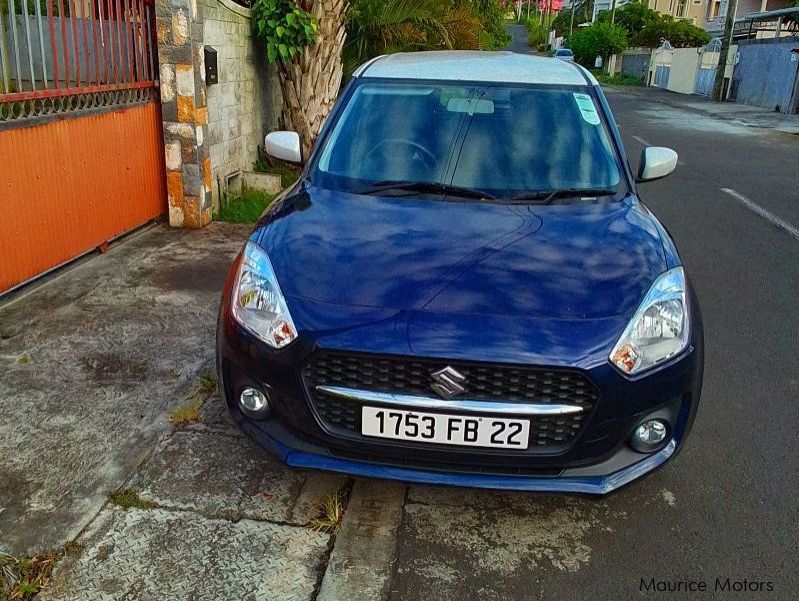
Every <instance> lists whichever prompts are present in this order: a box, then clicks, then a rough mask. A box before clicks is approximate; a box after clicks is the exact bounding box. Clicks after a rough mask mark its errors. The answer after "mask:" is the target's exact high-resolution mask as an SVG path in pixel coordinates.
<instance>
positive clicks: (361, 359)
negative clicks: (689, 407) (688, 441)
mask: <svg viewBox="0 0 799 601" xmlns="http://www.w3.org/2000/svg"><path fill="white" fill-rule="evenodd" d="M446 366H450V367H452V368H454V369H456V370H457V371H458V372H460V373H461V374H463V375H464V376H465V378H466V387H467V392H465V393H463V394H462V395H460V396H461V397H462V398H471V399H481V400H489V401H490V400H496V401H502V402H518V403H563V404H569V405H579V406H581V407H583V408H584V411H583V412H582V413H578V414H572V415H553V416H539V417H535V418H532V420H531V424H530V425H531V429H530V444H531V446H536V447H546V446H554V445H566V444H568V443H569V442H571V441H572V440H573V439H574V438H575V437H576V436H577V434H579V432H580V430H581V429H582V426H583V425H584V423H585V417H586V415H587V414H588V413H589V409H590V408H591V407H592V406H593V405H594V404H595V403H596V401H597V400H598V398H599V391H598V390H597V388H596V386H595V385H594V384H593V383H592V382H591V380H589V379H588V378H587V377H586V376H585V375H583V374H582V373H580V372H577V371H572V370H558V369H543V368H537V367H520V366H511V365H499V364H489V363H467V362H458V361H445V360H440V359H417V358H412V357H400V356H397V357H386V356H375V355H369V354H364V353H347V352H341V351H318V352H316V353H315V354H314V355H313V356H312V357H311V359H310V361H309V362H308V363H307V364H306V365H305V367H304V369H303V379H304V381H305V385H306V388H307V390H308V394H309V395H310V399H311V402H312V403H313V405H314V407H315V409H316V413H317V415H318V416H319V418H320V420H321V421H322V422H323V425H324V426H325V427H326V428H327V429H328V430H331V431H333V432H334V433H336V434H339V435H343V436H346V437H349V438H352V437H353V435H355V436H356V437H360V431H361V424H360V420H361V406H362V403H361V402H359V401H353V400H348V399H343V398H340V397H338V396H335V395H332V394H328V393H324V392H320V391H317V390H315V388H316V386H319V385H327V386H340V387H347V388H357V389H361V390H369V391H374V392H394V393H402V394H411V395H420V396H432V397H435V396H436V395H435V393H434V392H433V391H432V390H431V389H430V384H431V383H432V380H431V379H430V374H432V373H433V372H435V371H438V370H440V369H442V368H444V367H446Z"/></svg>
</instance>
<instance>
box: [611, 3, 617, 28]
mask: <svg viewBox="0 0 799 601" xmlns="http://www.w3.org/2000/svg"><path fill="white" fill-rule="evenodd" d="M615 22H616V0H613V2H611V4H610V24H611V25H613V23H615Z"/></svg>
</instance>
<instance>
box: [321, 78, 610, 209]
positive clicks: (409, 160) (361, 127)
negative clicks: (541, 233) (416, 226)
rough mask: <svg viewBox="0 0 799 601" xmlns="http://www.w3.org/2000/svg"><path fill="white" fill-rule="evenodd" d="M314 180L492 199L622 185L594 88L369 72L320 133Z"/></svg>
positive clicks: (607, 189)
mask: <svg viewBox="0 0 799 601" xmlns="http://www.w3.org/2000/svg"><path fill="white" fill-rule="evenodd" d="M311 178H312V181H313V182H314V183H315V184H316V185H320V186H322V187H326V188H332V189H341V190H347V191H354V192H364V193H368V191H369V190H370V186H371V187H372V188H373V189H381V190H386V189H388V188H391V187H398V188H399V187H404V188H405V189H406V190H408V189H410V191H411V192H414V191H415V192H416V193H425V192H439V193H446V194H448V195H449V194H450V192H451V191H452V190H455V192H457V190H458V189H461V190H462V191H478V192H479V193H480V194H484V195H485V197H486V198H497V199H505V198H533V197H535V196H536V195H540V196H541V198H545V199H547V201H551V200H552V198H553V197H551V196H550V193H551V192H555V191H558V192H559V194H558V198H562V197H564V196H568V195H564V194H562V192H564V191H570V190H571V191H577V192H575V193H574V194H573V195H572V196H573V197H579V191H580V190H586V191H588V190H593V191H594V192H597V191H598V192H600V193H603V195H604V196H613V195H614V194H615V193H618V192H621V191H623V190H622V188H623V184H622V183H621V177H620V168H619V161H618V159H617V154H616V152H615V150H614V147H613V145H612V144H611V143H610V138H609V135H608V132H607V129H606V127H605V124H604V123H603V120H602V119H601V118H600V112H599V111H598V110H597V107H596V105H595V104H594V100H593V98H592V96H591V95H590V94H589V93H588V90H587V89H586V88H584V87H583V88H581V87H564V86H559V87H556V86H520V85H507V86H505V85H494V84H480V85H464V84H460V83H447V82H441V83H439V82H410V83H408V82H388V81H385V80H382V81H377V80H372V81H369V80H366V81H364V82H362V83H360V84H358V85H357V87H356V88H355V90H354V91H353V93H352V95H351V97H350V98H349V101H348V102H347V104H346V106H345V107H344V108H343V110H342V112H341V113H340V115H339V117H338V121H337V122H336V123H335V125H334V127H333V128H332V130H331V132H330V133H329V134H328V135H327V137H326V139H325V140H324V141H323V143H322V148H321V151H320V153H319V155H318V159H317V160H316V162H315V165H314V166H313V168H312V170H311ZM394 184H397V185H396V186H395V185H394ZM399 184H402V186H400V185H399ZM448 190H449V192H448ZM480 194H478V196H479V195H480ZM455 195H457V194H455Z"/></svg>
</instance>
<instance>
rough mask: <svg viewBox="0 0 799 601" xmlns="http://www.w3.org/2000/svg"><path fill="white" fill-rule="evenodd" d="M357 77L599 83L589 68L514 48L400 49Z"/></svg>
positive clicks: (362, 68)
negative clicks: (422, 50) (406, 50)
mask: <svg viewBox="0 0 799 601" xmlns="http://www.w3.org/2000/svg"><path fill="white" fill-rule="evenodd" d="M354 75H355V77H385V78H393V79H431V80H432V79H435V80H447V81H486V82H488V81H490V82H495V83H530V84H551V85H577V86H588V85H596V84H597V81H596V79H595V78H594V76H593V75H591V73H590V72H588V71H587V70H586V69H584V68H583V67H581V66H579V65H576V64H574V63H567V62H564V61H560V60H557V59H555V58H551V57H544V56H535V55H532V54H516V53H515V52H506V51H500V52H487V51H481V50H444V51H432V52H398V53H396V54H388V55H384V56H379V57H377V58H375V59H372V60H371V61H369V62H367V63H364V64H363V65H361V66H360V67H359V68H358V69H357V70H356V71H355V73H354Z"/></svg>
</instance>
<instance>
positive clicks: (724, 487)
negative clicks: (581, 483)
mask: <svg viewBox="0 0 799 601" xmlns="http://www.w3.org/2000/svg"><path fill="white" fill-rule="evenodd" d="M608 96H609V100H610V104H611V105H612V108H613V110H614V112H615V115H616V119H617V121H618V122H619V124H620V125H621V131H622V137H623V140H624V144H625V147H626V150H627V152H628V154H629V156H630V162H631V164H632V165H633V167H634V168H637V164H638V156H639V154H640V152H641V149H642V148H643V147H644V145H663V146H670V147H672V148H674V149H675V150H677V152H678V153H679V155H680V165H679V166H678V169H677V171H676V172H675V173H674V174H673V175H671V176H670V177H668V178H666V179H664V180H661V181H658V182H652V183H649V184H645V185H642V186H640V188H639V192H640V194H641V195H642V197H643V199H644V201H645V202H646V204H647V205H648V206H649V207H650V208H651V209H652V210H653V211H654V212H655V213H656V215H657V216H658V217H659V218H660V219H661V221H662V222H663V223H664V225H665V226H666V227H667V228H668V230H669V231H670V232H671V234H672V236H673V238H674V239H675V241H676V243H677V245H678V248H679V250H680V253H681V256H682V259H683V263H684V265H685V267H686V270H687V272H688V274H689V277H690V278H691V279H692V280H693V283H694V285H695V287H696V289H697V293H698V296H699V301H700V305H701V308H702V311H703V315H704V320H705V337H706V371H705V386H704V393H703V398H702V405H701V406H700V409H699V413H698V417H697V421H696V424H695V427H694V430H693V432H692V434H691V436H690V437H689V440H688V441H687V445H686V447H685V449H684V450H683V452H682V453H681V454H680V455H679V456H678V457H677V458H676V459H675V460H674V461H672V462H671V463H670V464H669V465H667V466H666V467H665V468H664V469H663V470H661V471H659V472H657V473H655V474H653V475H651V476H650V477H648V478H646V479H644V480H642V481H639V482H637V483H634V484H632V485H631V486H629V487H627V488H624V489H622V490H620V491H617V492H616V493H614V494H612V495H610V496H609V497H606V498H604V499H602V500H594V499H585V498H579V497H578V498H575V497H557V496H554V497H542V496H540V495H515V494H513V495H498V494H494V493H484V492H482V491H456V490H445V489H435V488H415V487H412V488H411V489H410V490H409V492H408V497H407V502H406V506H405V513H404V518H403V525H402V527H401V529H400V535H399V538H400V543H399V560H398V566H399V567H398V569H397V574H396V577H395V580H394V584H393V587H392V593H393V596H392V598H393V599H395V600H397V599H403V600H406V599H430V598H436V599H450V598H451V599H460V598H479V599H642V598H646V599H653V598H662V599H675V598H680V599H681V598H692V599H693V598H699V599H711V598H719V599H726V598H747V599H748V598H766V599H793V598H796V597H795V595H796V591H797V590H799V577H797V571H798V570H799V561H798V554H797V540H799V532H797V526H798V525H799V512H798V511H797V509H798V508H799V503H798V502H797V491H799V478H797V475H799V470H798V469H797V461H796V457H797V451H799V448H798V447H797V443H796V438H797V437H796V427H797V424H799V409H798V408H797V407H798V402H799V343H798V342H797V340H798V338H799V336H798V335H799V238H797V237H794V236H792V235H791V233H789V232H787V231H786V230H784V229H780V228H779V227H777V226H775V225H773V224H772V223H771V222H769V221H768V220H767V219H766V218H764V217H763V216H762V215H761V214H758V213H757V212H756V211H754V210H752V209H751V208H750V207H747V206H746V205H745V204H744V203H742V202H741V200H740V195H743V196H745V197H746V198H747V199H748V200H749V201H750V202H751V203H756V205H757V206H759V207H761V208H762V209H764V210H766V211H768V212H769V214H770V215H773V216H774V217H775V218H778V219H781V220H783V221H784V222H785V224H786V225H787V226H788V227H791V226H792V227H794V228H799V169H798V167H799V138H798V137H796V136H794V137H790V136H787V135H785V134H775V133H770V132H768V131H763V130H755V129H751V128H745V127H739V126H733V125H730V124H727V123H724V122H721V121H717V120H713V119H711V118H709V117H707V116H704V115H700V114H698V113H695V112H691V111H688V110H681V109H677V108H673V107H669V106H666V105H663V104H656V103H654V102H650V101H648V100H646V99H645V98H641V97H638V96H634V95H628V94H625V93H623V92H609V93H608ZM725 189H726V190H727V191H725ZM736 194H737V195H738V196H737V197H736ZM652 578H654V580H655V581H670V582H672V583H674V582H676V581H686V580H687V581H694V582H704V583H705V586H706V587H707V589H706V590H705V591H695V592H690V593H685V592H678V593H669V592H661V593H658V592H651V591H650V592H647V591H646V590H643V591H642V590H641V580H642V579H644V580H645V581H646V582H649V581H650V579H652ZM717 578H718V579H719V583H720V586H721V587H722V589H721V590H717V588H716V587H717V586H718V585H717V583H716V579H717ZM727 579H729V583H728V582H727ZM744 581H746V582H747V584H743V582H744ZM752 582H754V583H757V584H754V585H753V584H752ZM761 583H762V584H761ZM753 586H754V589H752V588H751V587H753ZM725 587H729V590H726V589H725ZM737 589H742V590H741V592H735V591H736V590H737ZM769 589H772V590H769Z"/></svg>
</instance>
